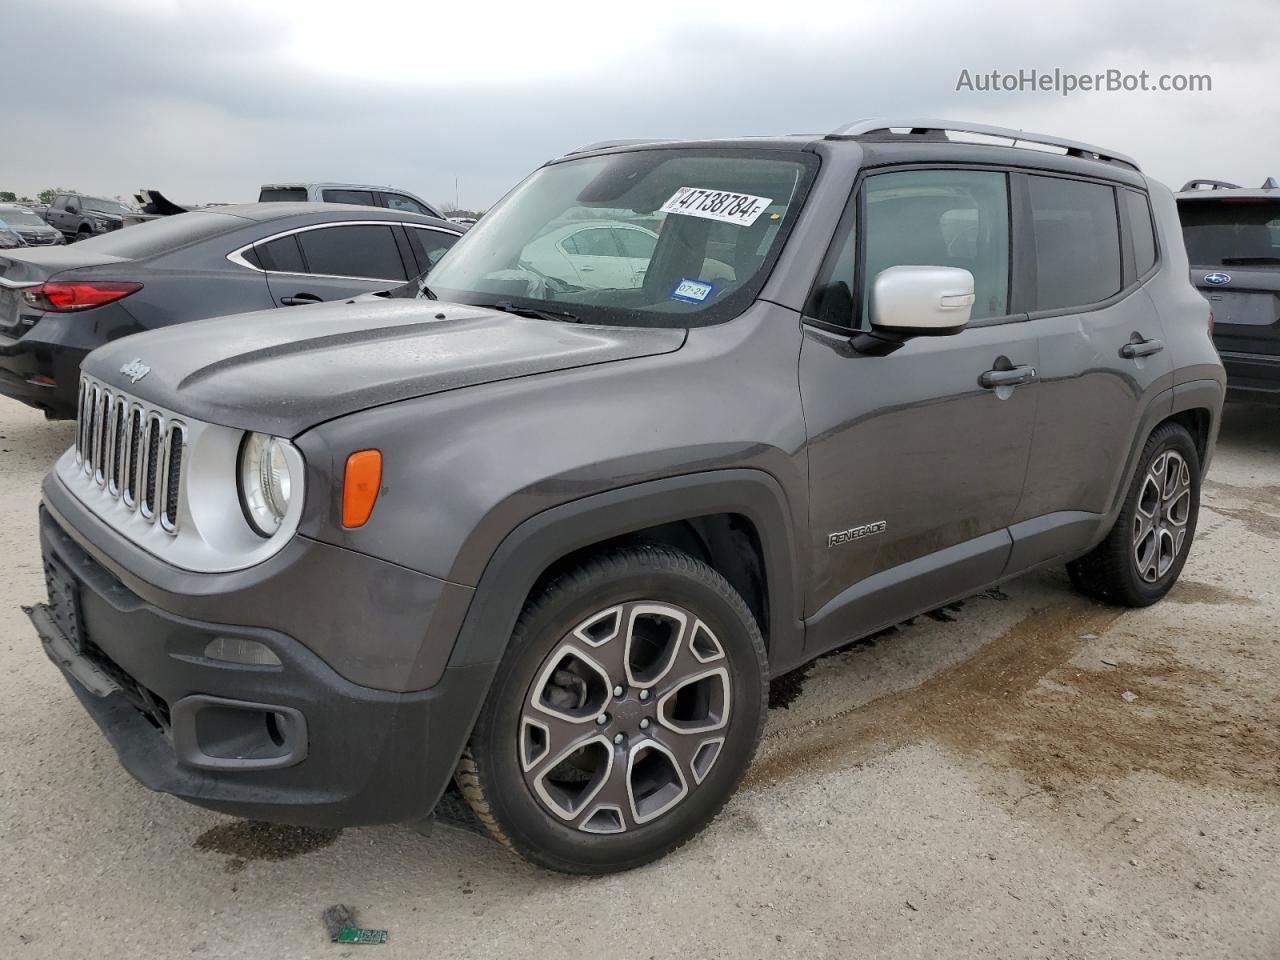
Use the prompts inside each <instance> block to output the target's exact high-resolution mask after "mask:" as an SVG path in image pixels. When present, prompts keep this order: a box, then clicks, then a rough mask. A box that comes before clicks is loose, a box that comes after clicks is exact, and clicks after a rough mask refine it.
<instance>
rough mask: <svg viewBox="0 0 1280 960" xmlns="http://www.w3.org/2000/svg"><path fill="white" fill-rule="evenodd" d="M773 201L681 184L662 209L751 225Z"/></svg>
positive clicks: (766, 198) (689, 215)
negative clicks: (682, 185)
mask: <svg viewBox="0 0 1280 960" xmlns="http://www.w3.org/2000/svg"><path fill="white" fill-rule="evenodd" d="M771 203H773V201H772V200H770V199H769V198H768V197H753V196H752V195H751V194H749V193H730V192H729V191H727V190H708V189H706V188H704V187H681V188H680V189H679V190H677V191H676V192H675V193H673V194H672V195H671V199H670V200H668V201H667V202H666V203H664V204H663V205H662V206H661V207H659V208H658V209H659V212H661V213H678V214H680V215H682V216H686V217H702V218H703V219H704V220H718V221H719V222H720V223H736V224H737V225H738V226H740V227H749V226H751V225H752V224H753V223H755V222H756V220H757V219H758V218H759V216H760V214H762V213H764V212H765V210H767V209H768V208H769V204H771Z"/></svg>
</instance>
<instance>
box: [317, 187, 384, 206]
mask: <svg viewBox="0 0 1280 960" xmlns="http://www.w3.org/2000/svg"><path fill="white" fill-rule="evenodd" d="M320 196H322V197H323V198H324V201H325V203H359V204H363V205H364V206H366V207H376V206H377V205H378V204H377V201H375V200H374V199H373V191H372V190H326V191H324V193H322V194H320Z"/></svg>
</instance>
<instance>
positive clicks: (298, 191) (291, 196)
mask: <svg viewBox="0 0 1280 960" xmlns="http://www.w3.org/2000/svg"><path fill="white" fill-rule="evenodd" d="M306 199H307V188H306V187H263V188H262V189H261V190H260V191H258V202H259V203H278V202H280V201H302V200H306Z"/></svg>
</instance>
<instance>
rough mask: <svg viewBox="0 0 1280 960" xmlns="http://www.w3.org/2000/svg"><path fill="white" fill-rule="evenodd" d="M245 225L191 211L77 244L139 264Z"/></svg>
mask: <svg viewBox="0 0 1280 960" xmlns="http://www.w3.org/2000/svg"><path fill="white" fill-rule="evenodd" d="M247 222H248V221H246V220H242V219H241V218H240V217H236V216H233V215H230V214H225V213H210V212H206V211H203V210H192V211H191V212H190V213H176V214H174V215H173V216H172V217H161V218H160V219H158V220H148V221H147V222H146V223H139V224H137V225H136V226H132V227H129V228H128V229H126V230H113V231H111V232H110V233H103V234H99V235H98V236H96V237H90V238H89V239H87V240H82V241H80V242H81V244H85V246H82V247H78V249H83V250H92V251H93V252H95V253H104V254H107V255H108V256H112V257H125V258H127V259H130V260H140V259H141V258H143V257H151V256H155V255H156V254H159V253H168V252H169V251H171V250H173V249H175V248H177V247H183V246H186V245H187V244H189V243H195V242H196V241H199V240H207V239H209V238H210V237H216V236H217V235H218V234H220V233H227V232H228V231H230V230H235V229H237V228H238V227H243V226H245V225H246V223H247ZM224 252H225V251H224Z"/></svg>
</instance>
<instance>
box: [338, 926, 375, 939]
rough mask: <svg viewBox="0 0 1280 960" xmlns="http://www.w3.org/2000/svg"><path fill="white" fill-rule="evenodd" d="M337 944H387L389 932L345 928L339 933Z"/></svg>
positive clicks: (362, 928)
mask: <svg viewBox="0 0 1280 960" xmlns="http://www.w3.org/2000/svg"><path fill="white" fill-rule="evenodd" d="M334 942H335V943H386V942H387V931H385V930H366V929H365V928H364V927H343V928H342V929H341V930H339V931H338V939H337V940H335V941H334Z"/></svg>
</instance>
